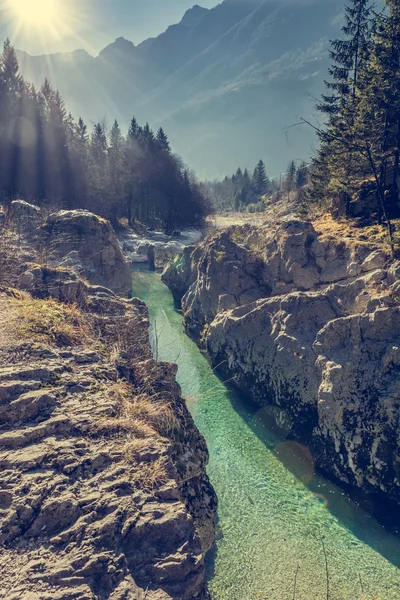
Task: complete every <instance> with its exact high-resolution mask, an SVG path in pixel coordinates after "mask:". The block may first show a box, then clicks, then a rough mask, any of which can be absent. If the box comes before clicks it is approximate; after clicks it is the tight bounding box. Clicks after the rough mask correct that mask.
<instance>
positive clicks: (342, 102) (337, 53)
mask: <svg viewBox="0 0 400 600" xmlns="http://www.w3.org/2000/svg"><path fill="white" fill-rule="evenodd" d="M342 31H343V33H344V35H345V39H337V40H332V41H331V50H330V53H329V55H330V58H331V60H332V61H333V64H332V66H331V68H330V69H329V74H330V76H331V80H330V81H326V82H325V85H326V87H327V88H328V90H329V91H330V92H331V93H330V94H329V95H323V96H322V102H320V103H319V105H318V108H319V110H320V111H321V112H323V113H326V114H328V115H332V114H337V113H340V111H342V110H343V108H344V107H345V106H346V105H347V103H348V101H349V99H355V96H356V90H357V83H358V78H359V74H360V71H361V70H362V68H363V67H364V66H365V64H366V61H367V60H368V54H369V40H370V35H371V2H370V0H349V4H348V5H347V6H346V7H345V23H344V25H343V27H342Z"/></svg>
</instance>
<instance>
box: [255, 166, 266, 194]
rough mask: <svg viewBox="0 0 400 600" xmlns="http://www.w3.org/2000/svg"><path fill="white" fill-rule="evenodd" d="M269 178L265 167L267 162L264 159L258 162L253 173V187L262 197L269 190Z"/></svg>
mask: <svg viewBox="0 0 400 600" xmlns="http://www.w3.org/2000/svg"><path fill="white" fill-rule="evenodd" d="M268 185H269V180H268V177H267V172H266V169H265V164H264V162H263V161H262V160H260V161H259V162H258V163H257V166H256V168H255V169H254V174H253V187H254V192H255V194H256V195H257V196H258V198H261V196H263V195H264V194H266V193H267V192H268Z"/></svg>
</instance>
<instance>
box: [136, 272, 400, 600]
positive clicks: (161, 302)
mask: <svg viewBox="0 0 400 600" xmlns="http://www.w3.org/2000/svg"><path fill="white" fill-rule="evenodd" d="M133 284H134V288H133V289H134V293H135V295H136V296H138V297H140V298H141V299H143V300H144V301H146V302H147V304H148V306H149V309H150V318H151V327H152V334H153V335H152V337H153V339H154V338H155V337H156V336H155V335H154V332H155V330H157V338H158V350H157V351H156V349H155V348H154V351H155V352H157V354H158V358H159V359H160V360H166V361H171V362H176V363H177V364H178V366H179V371H178V381H179V383H180V385H181V386H182V391H183V395H184V397H185V398H187V399H188V406H189V408H190V411H191V412H192V414H193V417H194V419H195V421H196V424H197V426H198V428H199V429H200V431H201V432H202V433H203V435H204V436H205V438H206V440H207V444H208V448H209V451H210V465H209V469H208V474H209V476H210V479H211V482H212V484H213V486H214V488H215V490H216V492H217V495H218V498H219V511H218V517H219V524H218V532H217V543H216V550H215V551H213V552H211V553H210V555H209V557H208V579H209V587H210V591H211V594H212V598H213V600H399V599H400V570H399V567H400V538H399V537H396V536H394V535H392V534H390V533H389V532H387V531H386V530H385V529H384V528H383V527H381V526H380V525H379V524H378V523H377V522H376V521H375V520H374V519H373V518H372V517H371V516H369V515H368V514H367V513H366V512H364V511H363V510H362V509H361V508H360V507H359V506H358V505H357V504H356V503H354V502H351V501H350V500H349V499H348V498H347V497H346V495H345V494H344V492H343V491H342V490H341V489H340V488H338V487H337V486H335V485H334V484H332V483H331V482H329V481H327V480H326V479H324V478H323V477H321V476H319V475H316V474H315V472H314V465H313V463H312V458H311V456H310V455H309V453H308V452H307V450H306V449H305V448H302V447H301V446H299V445H297V444H295V443H294V442H289V441H285V439H284V435H282V432H279V434H278V432H277V431H276V429H274V427H273V426H272V425H271V419H270V418H269V412H268V409H261V410H260V409H258V408H257V407H255V406H253V405H252V404H251V403H250V402H249V401H247V400H245V399H243V398H241V397H240V395H239V394H237V393H235V392H233V391H232V390H229V389H228V387H227V386H226V385H225V384H224V383H222V382H221V381H220V380H219V379H218V377H217V376H216V375H215V374H214V372H213V370H212V368H211V367H210V365H209V363H208V362H207V360H206V358H205V357H204V356H203V355H202V354H201V352H200V351H199V349H198V348H197V346H196V345H195V343H194V342H193V341H192V340H190V339H189V338H188V337H187V336H186V335H185V333H184V331H183V327H182V317H181V315H180V314H179V312H176V311H175V310H174V307H173V300H172V296H171V294H170V292H169V290H168V289H167V288H166V286H164V285H163V284H162V282H161V280H160V276H159V275H158V274H156V273H151V272H148V271H143V272H142V271H137V272H135V273H134V274H133ZM325 553H326V560H325ZM327 569H328V576H327ZM295 580H296V583H295ZM327 584H328V585H329V592H327Z"/></svg>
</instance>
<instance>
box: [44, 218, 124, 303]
mask: <svg viewBox="0 0 400 600" xmlns="http://www.w3.org/2000/svg"><path fill="white" fill-rule="evenodd" d="M43 232H44V236H45V237H44V244H45V247H46V248H47V250H48V252H49V257H50V259H51V260H52V261H55V262H56V264H60V262H62V261H64V264H65V261H67V262H69V263H71V261H72V262H74V264H75V266H76V267H77V269H78V271H80V272H81V273H82V274H83V275H84V277H85V278H87V279H88V280H89V281H90V282H91V283H94V284H99V285H105V286H107V287H109V288H110V289H112V290H113V291H115V292H118V293H121V294H123V295H128V296H129V295H130V294H131V289H132V283H131V280H132V278H131V273H130V268H129V265H128V264H127V262H126V261H125V258H124V256H123V254H122V251H121V248H120V246H119V243H118V240H117V238H116V236H115V233H114V231H113V229H112V227H111V225H110V223H109V222H108V221H106V220H105V219H102V218H100V217H97V216H96V215H94V214H93V213H90V212H87V211H83V210H73V211H61V212H58V213H55V214H52V215H50V216H49V217H48V218H47V220H46V222H45V224H44V226H43ZM78 256H79V262H78Z"/></svg>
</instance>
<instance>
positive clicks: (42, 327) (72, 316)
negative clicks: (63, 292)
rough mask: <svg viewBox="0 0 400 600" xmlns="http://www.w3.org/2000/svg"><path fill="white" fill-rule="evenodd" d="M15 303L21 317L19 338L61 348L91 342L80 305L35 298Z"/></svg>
mask: <svg viewBox="0 0 400 600" xmlns="http://www.w3.org/2000/svg"><path fill="white" fill-rule="evenodd" d="M14 302H15V308H16V309H17V311H18V313H19V318H20V324H19V327H18V330H17V335H18V336H19V337H21V338H25V339H29V340H32V341H35V342H36V341H40V342H47V343H50V344H54V345H56V346H59V347H63V346H64V347H65V346H76V345H81V344H87V342H88V338H89V337H90V326H89V324H88V320H87V317H86V315H84V313H83V312H82V311H81V310H80V309H79V308H78V307H77V306H76V305H64V304H60V303H59V302H56V301H55V300H35V299H32V298H28V299H22V300H18V299H17V300H15V301H14Z"/></svg>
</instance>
